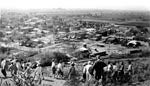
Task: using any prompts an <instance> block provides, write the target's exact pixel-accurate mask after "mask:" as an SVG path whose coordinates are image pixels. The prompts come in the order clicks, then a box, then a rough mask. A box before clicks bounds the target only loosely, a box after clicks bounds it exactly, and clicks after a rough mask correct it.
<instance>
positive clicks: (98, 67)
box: [91, 56, 107, 81]
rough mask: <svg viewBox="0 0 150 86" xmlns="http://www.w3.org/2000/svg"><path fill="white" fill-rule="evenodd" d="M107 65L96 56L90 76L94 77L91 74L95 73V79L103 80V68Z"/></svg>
mask: <svg viewBox="0 0 150 86" xmlns="http://www.w3.org/2000/svg"><path fill="white" fill-rule="evenodd" d="M106 66H107V65H106V64H105V63H104V62H103V61H102V59H101V58H100V56H97V61H96V62H95V63H94V65H93V68H92V70H91V75H94V74H93V72H94V71H95V79H96V80H97V81H99V80H100V79H102V81H103V78H104V70H103V69H104V67H106Z"/></svg>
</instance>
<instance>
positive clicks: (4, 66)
mask: <svg viewBox="0 0 150 86" xmlns="http://www.w3.org/2000/svg"><path fill="white" fill-rule="evenodd" d="M6 63H7V60H6V59H3V58H2V59H1V67H2V69H1V72H2V74H3V75H4V77H5V78H6V77H7V73H6Z"/></svg>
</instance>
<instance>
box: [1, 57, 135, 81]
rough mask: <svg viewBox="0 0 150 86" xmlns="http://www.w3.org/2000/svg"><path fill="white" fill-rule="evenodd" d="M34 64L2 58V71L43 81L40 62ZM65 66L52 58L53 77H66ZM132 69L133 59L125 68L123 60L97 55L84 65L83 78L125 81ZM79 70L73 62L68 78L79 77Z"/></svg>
mask: <svg viewBox="0 0 150 86" xmlns="http://www.w3.org/2000/svg"><path fill="white" fill-rule="evenodd" d="M32 66H33V65H32V63H31V62H21V61H18V60H17V59H12V60H7V59H2V61H1V72H2V74H3V75H4V77H5V78H6V77H7V72H6V70H9V71H10V72H11V75H12V76H15V75H22V74H23V75H25V76H26V77H28V76H31V75H32V76H33V77H34V78H35V79H34V80H35V82H36V83H38V82H41V80H43V79H44V76H43V72H42V67H41V64H40V62H39V61H38V62H37V64H36V66H37V67H36V68H35V69H33V67H32ZM64 68H65V64H64V63H63V62H62V61H59V62H58V63H56V61H55V60H52V65H51V70H52V72H51V73H52V76H53V78H56V79H58V78H59V79H64V77H66V76H64V70H65V69H64ZM67 70H68V69H67ZM132 70H133V68H132V63H131V61H128V66H127V67H126V69H125V65H124V63H123V61H117V62H116V61H111V62H110V61H108V62H107V64H106V63H105V62H104V61H103V59H101V57H100V56H97V60H96V61H88V62H87V63H86V64H85V65H84V66H83V76H82V80H83V81H85V82H90V81H91V80H92V79H94V80H96V81H97V82H99V81H100V82H101V83H102V84H105V83H106V82H107V81H110V82H112V83H116V82H123V81H125V77H128V79H129V77H130V76H131V75H132ZM65 72H66V71H65ZM78 72H79V71H78V68H77V66H76V63H75V62H71V63H70V68H69V70H68V72H67V73H68V74H67V77H68V79H69V80H74V79H75V78H76V77H77V73H78ZM125 75H128V76H125ZM39 79H40V81H39ZM126 80H127V79H126Z"/></svg>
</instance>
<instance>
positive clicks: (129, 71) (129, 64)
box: [127, 61, 133, 75]
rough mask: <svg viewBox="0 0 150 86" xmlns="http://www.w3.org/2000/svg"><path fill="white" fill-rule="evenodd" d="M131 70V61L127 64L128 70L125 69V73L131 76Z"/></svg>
mask: <svg viewBox="0 0 150 86" xmlns="http://www.w3.org/2000/svg"><path fill="white" fill-rule="evenodd" d="M132 69H133V68H132V63H131V61H129V62H128V68H127V72H128V74H129V75H132Z"/></svg>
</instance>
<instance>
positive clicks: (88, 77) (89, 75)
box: [83, 61, 92, 81]
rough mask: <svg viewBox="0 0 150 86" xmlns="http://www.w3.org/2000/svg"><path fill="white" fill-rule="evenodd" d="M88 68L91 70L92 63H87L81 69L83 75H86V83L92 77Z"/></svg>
mask: <svg viewBox="0 0 150 86" xmlns="http://www.w3.org/2000/svg"><path fill="white" fill-rule="evenodd" d="M90 68H92V62H91V61H88V64H87V65H86V66H85V67H84V68H83V73H85V75H86V81H89V80H90V79H91V77H92V76H91V74H90V72H89V70H90Z"/></svg>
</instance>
